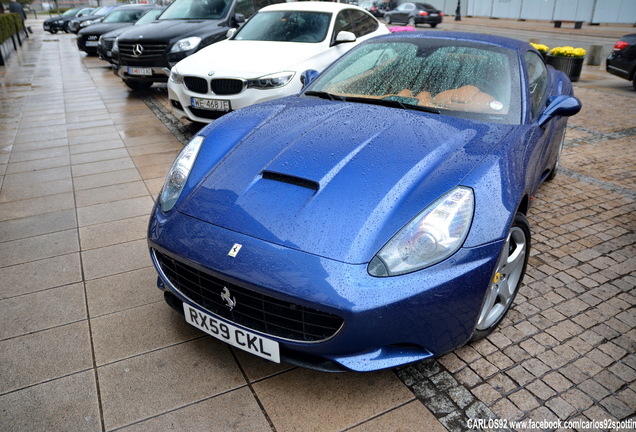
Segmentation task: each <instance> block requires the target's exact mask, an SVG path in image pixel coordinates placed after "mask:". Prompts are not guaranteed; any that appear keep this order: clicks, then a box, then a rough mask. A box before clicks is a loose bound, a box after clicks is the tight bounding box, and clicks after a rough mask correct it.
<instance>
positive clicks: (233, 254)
mask: <svg viewBox="0 0 636 432" xmlns="http://www.w3.org/2000/svg"><path fill="white" fill-rule="evenodd" d="M242 247H243V245H240V244H238V243H234V246H232V249H230V252H229V253H228V255H229V256H231V257H232V258H235V257H236V255H238V253H239V251H240V250H241V248H242Z"/></svg>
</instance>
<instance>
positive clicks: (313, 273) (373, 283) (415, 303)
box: [148, 209, 502, 371]
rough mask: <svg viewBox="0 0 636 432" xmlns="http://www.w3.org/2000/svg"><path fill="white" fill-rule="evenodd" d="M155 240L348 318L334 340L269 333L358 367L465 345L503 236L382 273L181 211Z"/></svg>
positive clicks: (198, 263)
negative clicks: (431, 262) (418, 266)
mask: <svg viewBox="0 0 636 432" xmlns="http://www.w3.org/2000/svg"><path fill="white" fill-rule="evenodd" d="M148 240H149V246H150V248H151V250H157V251H160V252H161V253H163V254H166V255H170V256H171V257H174V258H175V259H178V260H180V261H182V262H184V263H186V264H187V265H189V266H193V267H196V268H198V269H199V270H201V271H203V272H205V273H207V274H210V275H212V276H214V277H216V278H220V279H222V280H226V281H228V283H232V284H234V285H238V286H240V287H241V288H244V289H248V290H252V291H253V292H255V293H259V294H263V295H267V296H271V297H274V298H277V299H280V300H281V301H285V302H291V303H293V304H298V305H300V306H303V307H308V308H312V309H316V310H319V311H322V312H325V313H329V314H333V315H337V316H339V317H341V318H342V319H343V322H344V324H343V325H342V327H341V328H340V330H339V331H338V332H336V334H335V335H333V336H332V337H330V338H328V339H326V340H321V341H314V342H303V341H295V340H289V339H284V338H279V337H276V336H272V335H271V334H267V333H265V332H260V334H262V335H263V336H264V337H267V338H270V339H273V340H276V341H277V342H279V344H280V346H281V356H282V357H283V359H286V360H288V361H291V362H292V363H300V364H302V365H303V366H305V367H314V368H320V369H326V368H325V367H324V365H325V364H330V365H336V366H337V367H339V368H341V369H348V370H355V371H371V370H377V369H384V368H389V367H394V366H397V365H400V364H405V363H410V362H413V361H417V360H421V359H424V358H428V357H432V356H437V355H441V354H443V353H445V352H448V351H451V350H453V349H455V348H457V347H460V346H462V345H463V344H464V343H466V341H467V340H468V339H469V338H470V337H471V335H472V333H473V330H474V325H475V322H476V320H477V316H478V313H479V310H480V308H481V304H482V301H483V298H484V295H485V291H486V288H487V286H488V283H489V281H490V279H491V277H492V272H493V269H494V267H495V263H496V260H497V256H498V254H499V252H500V250H501V247H502V242H493V243H490V244H487V245H483V246H480V247H476V248H466V249H461V250H460V251H459V252H457V253H456V254H455V255H454V256H453V257H451V258H449V259H447V260H446V261H444V262H442V263H439V264H437V265H435V266H433V267H430V268H428V269H425V270H422V271H419V272H415V273H411V274H407V275H403V276H399V277H391V278H375V277H372V276H370V275H369V274H368V273H367V264H366V263H363V264H347V263H342V262H338V261H333V260H330V259H327V258H322V257H318V256H315V255H310V254H306V253H304V252H300V251H297V250H292V249H289V248H285V247H282V246H279V245H276V244H272V243H267V242H264V241H261V240H259V239H255V238H252V237H249V236H245V235H242V234H239V233H236V232H233V231H228V230H225V229H223V228H220V227H218V226H214V225H211V224H208V223H206V222H203V221H200V220H198V219H194V218H191V217H188V216H185V215H183V214H179V213H178V212H177V211H174V210H173V211H172V212H171V213H170V214H168V215H166V214H163V213H162V212H161V211H160V210H158V209H155V210H154V214H153V217H152V218H151V221H150V226H149V232H148ZM235 243H239V244H241V245H242V246H243V247H242V249H241V252H240V254H239V255H237V257H236V258H231V257H228V251H229V250H230V248H231V247H232V245H234V244H235ZM159 273H160V274H162V272H161V271H160V272H159ZM162 282H163V283H162V285H164V286H165V287H167V289H169V290H170V293H171V294H169V295H168V297H170V298H172V300H173V301H174V299H175V298H176V299H177V300H176V302H177V303H178V302H181V301H186V302H188V303H189V304H191V305H193V306H194V307H198V308H199V309H202V310H204V309H203V308H202V307H201V306H199V305H197V304H195V303H194V302H192V301H191V300H190V299H188V298H187V297H185V296H184V295H183V294H182V293H181V292H179V291H178V290H176V289H174V287H173V286H172V284H171V283H170V281H168V280H163V281H162ZM238 307H239V306H237V308H238ZM176 308H177V309H178V306H177V307H176ZM208 313H209V311H208ZM219 320H220V321H223V318H219ZM233 324H235V325H236V323H233ZM250 330H252V331H253V329H250ZM332 369H333V368H332Z"/></svg>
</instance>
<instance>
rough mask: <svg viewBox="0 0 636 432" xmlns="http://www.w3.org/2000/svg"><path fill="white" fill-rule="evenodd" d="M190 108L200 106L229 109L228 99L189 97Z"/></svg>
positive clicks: (209, 108) (222, 109) (201, 107)
mask: <svg viewBox="0 0 636 432" xmlns="http://www.w3.org/2000/svg"><path fill="white" fill-rule="evenodd" d="M190 106H191V107H192V108H200V109H205V110H210V111H225V112H228V111H230V101H226V100H217V99H201V98H195V97H193V98H190Z"/></svg>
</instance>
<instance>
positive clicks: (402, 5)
mask: <svg viewBox="0 0 636 432" xmlns="http://www.w3.org/2000/svg"><path fill="white" fill-rule="evenodd" d="M407 9H408V5H407V4H405V3H403V4H401V5H399V6H398V7H397V10H399V11H405V10H407Z"/></svg>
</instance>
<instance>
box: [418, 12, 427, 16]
mask: <svg viewBox="0 0 636 432" xmlns="http://www.w3.org/2000/svg"><path fill="white" fill-rule="evenodd" d="M420 16H428V12H425V11H420Z"/></svg>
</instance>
